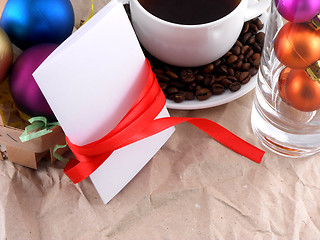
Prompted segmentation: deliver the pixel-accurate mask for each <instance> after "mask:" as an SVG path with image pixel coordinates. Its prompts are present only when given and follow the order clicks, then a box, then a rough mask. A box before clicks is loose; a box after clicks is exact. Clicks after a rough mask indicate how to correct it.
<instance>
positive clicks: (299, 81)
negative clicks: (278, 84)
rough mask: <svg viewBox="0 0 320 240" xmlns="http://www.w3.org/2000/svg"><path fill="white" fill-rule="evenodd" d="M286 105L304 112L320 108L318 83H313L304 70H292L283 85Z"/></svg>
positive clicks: (319, 85)
mask: <svg viewBox="0 0 320 240" xmlns="http://www.w3.org/2000/svg"><path fill="white" fill-rule="evenodd" d="M284 90H285V96H286V99H287V101H288V103H289V104H290V105H291V106H292V107H294V108H296V109H298V110H300V111H304V112H311V111H315V110H317V109H319V108H320V83H319V82H317V81H313V80H312V79H311V78H310V77H309V76H308V74H307V73H306V72H305V71H304V70H300V69H292V70H291V71H290V72H289V74H288V77H287V79H286V80H285V84H284Z"/></svg>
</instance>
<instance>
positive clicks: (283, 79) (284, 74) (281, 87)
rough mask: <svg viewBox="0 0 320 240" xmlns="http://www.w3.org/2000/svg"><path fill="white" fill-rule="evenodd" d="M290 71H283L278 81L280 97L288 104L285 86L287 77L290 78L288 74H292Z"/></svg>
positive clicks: (285, 69)
mask: <svg viewBox="0 0 320 240" xmlns="http://www.w3.org/2000/svg"><path fill="white" fill-rule="evenodd" d="M290 71H291V68H288V67H286V68H284V69H283V70H282V71H281V73H280V75H279V79H278V90H279V95H280V97H281V98H282V100H283V101H284V102H288V100H287V97H286V94H285V90H284V89H285V87H284V84H285V82H286V80H287V77H288V74H289V73H290Z"/></svg>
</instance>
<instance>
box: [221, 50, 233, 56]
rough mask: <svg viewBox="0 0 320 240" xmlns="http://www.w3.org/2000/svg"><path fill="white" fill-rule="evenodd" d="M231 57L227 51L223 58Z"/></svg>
mask: <svg viewBox="0 0 320 240" xmlns="http://www.w3.org/2000/svg"><path fill="white" fill-rule="evenodd" d="M231 55H232V52H231V51H228V52H227V53H226V54H225V55H224V56H223V58H228V57H230V56H231Z"/></svg>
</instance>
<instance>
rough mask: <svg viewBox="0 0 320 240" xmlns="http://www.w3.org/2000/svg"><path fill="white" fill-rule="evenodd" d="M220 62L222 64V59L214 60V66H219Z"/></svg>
mask: <svg viewBox="0 0 320 240" xmlns="http://www.w3.org/2000/svg"><path fill="white" fill-rule="evenodd" d="M220 64H221V60H220V59H218V60H216V61H214V62H213V66H214V68H217V67H219V66H220Z"/></svg>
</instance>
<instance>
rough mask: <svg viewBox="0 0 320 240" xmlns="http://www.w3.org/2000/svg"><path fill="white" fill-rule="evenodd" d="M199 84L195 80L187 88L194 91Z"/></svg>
mask: <svg viewBox="0 0 320 240" xmlns="http://www.w3.org/2000/svg"><path fill="white" fill-rule="evenodd" d="M196 86H197V84H196V83H195V82H193V83H191V84H189V85H188V87H187V90H189V91H191V92H194V90H195V89H196Z"/></svg>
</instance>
